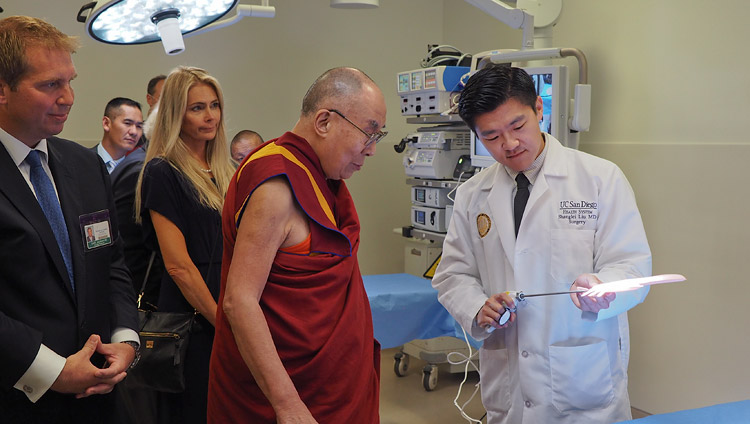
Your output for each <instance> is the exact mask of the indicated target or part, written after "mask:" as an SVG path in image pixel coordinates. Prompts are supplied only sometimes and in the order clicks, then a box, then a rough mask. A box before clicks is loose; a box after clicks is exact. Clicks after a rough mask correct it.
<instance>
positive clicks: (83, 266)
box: [0, 137, 138, 422]
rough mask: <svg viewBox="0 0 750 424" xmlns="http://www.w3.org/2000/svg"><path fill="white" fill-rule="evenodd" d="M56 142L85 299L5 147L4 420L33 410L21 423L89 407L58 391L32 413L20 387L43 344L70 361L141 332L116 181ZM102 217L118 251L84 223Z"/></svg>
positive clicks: (79, 151)
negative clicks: (89, 239)
mask: <svg viewBox="0 0 750 424" xmlns="http://www.w3.org/2000/svg"><path fill="white" fill-rule="evenodd" d="M47 142H48V150H49V166H50V170H51V171H52V175H53V177H54V179H55V185H56V187H57V191H58V196H59V198H60V204H61V207H62V210H63V215H64V216H65V221H66V224H67V228H68V233H69V235H70V244H71V250H72V256H73V258H72V259H73V272H74V276H75V277H74V278H75V292H73V289H72V288H71V285H70V282H69V277H68V275H67V271H66V270H65V264H64V262H63V259H62V254H61V253H60V250H59V248H58V246H57V243H56V242H55V237H54V234H53V233H52V229H51V227H50V225H49V223H48V222H47V220H46V218H45V216H44V213H43V212H42V209H41V207H40V206H39V203H38V202H37V200H36V198H35V197H34V194H33V193H32V191H31V189H30V188H29V186H28V184H27V183H26V181H25V180H24V179H23V176H22V175H21V173H20V172H19V170H18V168H17V167H16V165H15V164H14V163H13V161H12V159H11V157H10V155H9V154H8V152H7V151H6V150H5V148H4V147H3V146H2V145H0V252H2V253H0V293H1V295H0V413H2V414H3V415H4V414H5V413H6V412H8V411H7V410H6V409H10V410H11V412H14V411H15V412H17V411H20V410H23V411H25V412H23V413H19V414H20V415H18V414H17V415H16V417H17V419H27V418H28V420H29V422H32V421H41V420H42V419H40V418H38V417H37V418H35V415H34V414H36V412H35V411H38V410H40V409H44V408H45V407H46V408H53V409H61V412H62V411H64V410H71V409H72V410H77V409H78V408H79V406H80V405H81V404H83V403H80V404H79V403H76V402H77V401H72V400H71V399H72V398H71V397H67V396H63V395H59V394H57V393H54V392H52V391H49V392H47V393H46V394H45V395H44V396H43V397H42V398H41V399H40V400H39V401H38V402H37V404H36V406H31V405H32V404H31V403H30V402H29V401H28V400H27V398H26V396H25V395H24V394H23V393H21V392H20V391H18V390H16V389H14V388H13V387H12V386H13V385H14V384H15V383H16V382H17V381H18V379H19V378H20V377H21V376H22V375H23V373H24V372H26V370H27V369H28V367H29V366H30V365H31V363H32V361H33V360H34V358H35V357H36V354H37V352H38V350H39V346H40V344H42V343H43V344H44V345H46V346H47V347H49V348H50V349H52V350H53V351H55V352H56V353H58V354H59V355H61V356H63V357H67V356H69V355H71V354H73V353H75V352H77V351H78V350H80V349H81V347H82V346H83V344H84V343H85V342H86V340H87V339H88V337H89V336H90V335H91V334H98V335H100V336H101V338H102V341H103V342H104V343H108V342H109V341H110V335H111V333H112V331H113V330H114V329H115V328H116V327H127V328H131V329H134V330H135V329H137V325H138V317H137V313H136V309H135V307H134V305H135V295H134V293H133V289H132V285H131V282H130V275H129V273H128V271H127V268H126V267H125V264H124V262H123V256H122V241H121V240H120V238H119V237H118V235H117V234H118V233H117V217H116V214H115V208H114V201H113V197H112V192H111V189H110V186H109V175H108V174H107V171H106V169H105V168H104V165H103V163H102V161H101V159H99V157H98V156H97V155H96V154H95V153H92V152H91V151H90V150H89V149H86V148H85V147H82V146H80V145H78V144H76V143H73V142H71V141H68V140H62V139H58V138H55V137H52V138H50V139H48V140H47ZM102 210H108V211H110V223H111V234H112V235H113V241H114V242H113V243H112V244H111V245H109V246H105V247H99V248H96V249H93V250H88V249H86V248H85V236H84V233H83V230H82V225H81V221H80V217H81V216H84V215H87V214H90V213H92V212H97V211H102ZM101 359H102V358H98V361H99V363H97V365H101V363H102V362H101ZM92 361H94V362H96V361H97V358H96V357H95V358H92ZM92 398H96V396H94V397H92ZM89 399H91V398H89ZM66 402H72V405H73V406H72V407H71V404H68V403H66ZM93 402H97V400H93ZM27 404H28V405H27ZM40 404H42V406H39V405H40ZM16 405H17V406H16ZM44 405H46V406H44ZM22 406H23V407H22ZM83 409H84V410H85V409H86V408H83ZM71 413H75V412H71ZM24 414H29V415H28V417H27V416H26V415H24ZM76 416H78V415H76ZM81 416H90V415H87V414H83V415H81ZM6 418H7V417H6ZM74 418H75V417H74Z"/></svg>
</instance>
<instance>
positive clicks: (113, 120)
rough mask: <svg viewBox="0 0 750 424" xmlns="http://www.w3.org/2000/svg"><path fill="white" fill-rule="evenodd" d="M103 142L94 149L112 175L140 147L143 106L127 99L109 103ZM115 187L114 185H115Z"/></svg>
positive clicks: (104, 122) (105, 114)
mask: <svg viewBox="0 0 750 424" xmlns="http://www.w3.org/2000/svg"><path fill="white" fill-rule="evenodd" d="M102 129H103V130H104V134H103V135H102V142H101V143H99V144H97V145H96V146H94V147H92V148H91V150H93V151H94V152H96V154H98V155H99V157H100V158H102V161H104V166H105V167H106V168H107V171H108V172H109V173H110V174H112V172H114V170H115V168H117V165H119V164H120V163H121V162H122V161H123V160H124V159H125V156H126V155H127V154H128V153H130V152H132V151H133V149H135V148H136V147H137V146H138V143H139V142H140V141H141V136H142V135H143V113H142V112H141V104H140V103H138V102H136V101H135V100H132V99H128V98H127V97H115V98H114V99H112V100H110V101H109V102H107V106H106V107H105V108H104V117H103V118H102ZM113 186H114V184H113Z"/></svg>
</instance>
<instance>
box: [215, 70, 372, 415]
mask: <svg viewBox="0 0 750 424" xmlns="http://www.w3.org/2000/svg"><path fill="white" fill-rule="evenodd" d="M302 105H303V106H302V113H301V116H300V118H299V121H297V124H296V125H295V126H294V129H292V131H291V132H287V133H285V134H284V135H282V136H281V137H279V138H277V139H274V140H272V141H270V142H268V143H266V144H264V145H263V147H261V148H259V149H258V150H256V151H255V152H253V153H252V154H251V155H250V156H249V157H248V158H246V159H245V161H244V162H243V164H242V166H241V167H240V169H239V170H238V171H237V173H236V174H235V179H234V180H233V181H232V183H231V184H230V186H229V190H228V192H227V197H226V200H225V202H224V213H223V217H222V220H223V223H224V224H223V228H224V261H223V262H222V266H223V268H224V269H223V273H222V275H223V276H224V278H222V287H221V292H220V293H221V294H220V297H219V310H218V313H217V318H216V336H215V338H214V347H213V351H212V357H211V366H210V378H209V396H208V418H209V422H212V423H226V422H234V421H237V420H238V419H240V420H241V421H244V422H248V423H250V422H252V423H274V422H280V423H281V422H290V423H291V422H295V423H313V422H319V423H358V424H375V423H378V422H379V420H378V395H379V393H378V391H379V366H380V359H379V357H380V349H379V346H378V344H377V342H376V341H375V340H374V338H373V332H372V331H373V330H372V314H371V312H370V304H369V301H368V299H367V294H366V293H365V290H364V284H363V283H362V276H361V274H360V271H359V264H358V262H357V250H358V247H359V220H358V218H357V213H356V211H355V209H354V202H353V200H352V197H351V196H350V194H349V191H348V190H347V188H346V185H345V184H344V181H343V180H344V179H347V178H349V177H351V176H352V174H354V173H355V172H356V171H358V170H360V169H361V168H362V166H363V165H364V162H365V159H366V158H367V157H369V156H372V155H374V154H375V144H376V143H377V142H378V141H379V140H380V139H382V138H383V137H384V136H385V135H386V133H385V132H384V131H382V128H383V127H384V125H385V117H386V107H385V101H384V99H383V94H382V93H381V91H380V89H379V88H378V87H377V85H376V84H375V83H374V82H373V81H372V80H371V79H370V78H369V77H368V76H367V75H365V74H364V73H363V72H362V71H359V70H357V69H353V68H335V69H331V70H329V71H327V72H326V73H324V74H323V75H322V76H321V77H319V78H318V79H317V80H316V81H315V82H314V83H313V85H312V86H311V87H310V89H309V90H308V93H307V95H305V98H304V100H303V102H302ZM342 358H346V359H345V360H342ZM238 417H241V418H238Z"/></svg>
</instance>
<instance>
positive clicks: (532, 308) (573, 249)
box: [432, 65, 651, 424]
mask: <svg viewBox="0 0 750 424" xmlns="http://www.w3.org/2000/svg"><path fill="white" fill-rule="evenodd" d="M542 112H543V105H542V99H541V97H539V96H538V95H537V93H536V92H535V88H534V83H533V80H532V79H531V77H530V76H529V75H528V74H527V73H526V72H525V71H524V70H523V69H520V68H513V67H507V66H499V65H490V66H488V67H485V68H483V69H481V70H479V71H478V72H476V73H475V74H474V75H473V76H471V77H470V78H469V80H468V82H467V83H466V86H465V87H464V89H463V90H462V92H461V95H460V98H459V105H458V113H459V115H460V116H461V118H462V119H463V120H464V121H465V122H466V124H467V125H468V126H469V128H470V129H471V130H472V131H474V133H475V135H476V137H477V140H479V142H481V143H482V144H483V145H484V147H486V148H487V150H488V151H489V152H490V153H491V154H492V157H493V158H495V160H496V161H497V163H496V164H494V165H492V166H490V167H489V168H487V169H485V170H483V171H482V172H480V173H479V174H478V175H476V176H474V177H472V178H471V179H469V180H468V181H466V182H465V183H463V184H462V185H461V186H460V187H459V188H458V191H457V193H456V199H455V206H454V209H453V216H452V218H451V223H450V227H449V229H448V234H447V235H446V238H445V242H444V243H443V254H442V259H441V261H440V265H439V266H438V268H437V271H436V273H435V276H434V278H433V280H432V285H433V286H434V287H435V288H436V289H437V290H438V299H439V301H440V303H442V304H443V306H445V308H446V309H447V310H448V311H449V312H450V313H451V315H453V317H454V318H455V319H456V320H457V321H458V322H459V323H460V324H461V326H462V327H463V328H464V329H465V330H466V331H467V333H470V334H471V336H472V337H474V338H475V339H477V340H483V341H484V342H483V344H482V347H481V349H480V351H479V360H480V364H479V373H480V378H481V381H482V401H483V404H484V407H485V408H486V410H487V422H488V423H491V424H500V423H502V424H511V423H562V424H573V423H575V424H578V423H611V422H619V421H623V420H628V419H630V401H629V399H628V392H627V388H628V384H627V383H628V379H627V366H628V356H629V352H630V344H629V340H630V338H629V335H628V318H627V314H626V311H628V310H629V309H630V308H632V307H634V306H635V305H637V304H638V303H640V302H642V301H643V299H644V298H645V297H646V295H647V294H648V288H647V287H646V288H643V289H639V290H635V291H632V292H625V293H618V294H617V296H616V297H615V294H614V293H607V294H605V295H603V296H583V295H582V294H581V293H577V294H571V295H570V296H565V295H560V296H547V297H533V298H531V297H530V298H529V300H526V301H523V302H515V300H516V299H514V298H513V297H512V295H511V294H510V293H509V292H512V291H523V292H525V293H526V294H533V293H550V292H566V291H575V290H579V289H588V288H590V287H592V286H595V285H597V284H601V283H602V282H610V281H615V280H621V279H626V278H634V277H643V276H646V275H650V273H651V251H650V249H649V246H648V241H647V240H646V234H645V231H644V229H643V223H642V221H641V216H640V214H639V212H638V208H637V206H636V203H635V197H634V195H633V191H632V189H631V188H630V185H629V184H628V181H627V179H626V178H625V176H624V175H623V173H622V171H620V169H619V168H618V167H617V166H616V165H615V164H613V163H611V162H609V161H606V160H604V159H600V158H597V157H594V156H591V155H589V154H586V153H583V152H579V151H577V150H573V149H570V148H567V147H564V146H562V144H560V142H559V141H557V140H556V139H555V138H554V137H552V136H551V135H550V134H547V133H542V132H541V130H540V128H539V121H541V119H542V114H543V113H542ZM571 283H572V284H571ZM511 311H512V312H511ZM508 315H510V318H507V316H508ZM503 316H505V318H503V319H502V321H498V320H500V319H501V317H503Z"/></svg>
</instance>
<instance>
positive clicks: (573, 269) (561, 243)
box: [550, 229, 594, 287]
mask: <svg viewBox="0 0 750 424" xmlns="http://www.w3.org/2000/svg"><path fill="white" fill-rule="evenodd" d="M550 240H551V244H550V248H551V249H552V251H551V254H550V261H551V262H550V273H551V274H552V278H554V279H555V281H557V282H559V283H564V284H567V286H570V285H571V284H573V281H575V279H576V278H577V277H578V276H579V275H581V274H583V273H587V272H593V271H594V269H593V268H594V230H583V229H580V230H572V229H553V230H552V234H551V238H550ZM567 286H566V287H567Z"/></svg>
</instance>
